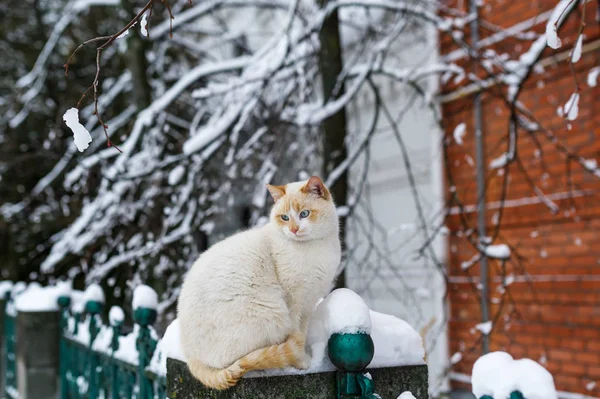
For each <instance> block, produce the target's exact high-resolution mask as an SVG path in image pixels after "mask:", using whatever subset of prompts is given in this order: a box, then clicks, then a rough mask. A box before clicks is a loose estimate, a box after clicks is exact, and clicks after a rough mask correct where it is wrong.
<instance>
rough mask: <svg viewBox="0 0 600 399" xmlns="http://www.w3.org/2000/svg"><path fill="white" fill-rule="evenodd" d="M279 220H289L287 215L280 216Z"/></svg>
mask: <svg viewBox="0 0 600 399" xmlns="http://www.w3.org/2000/svg"><path fill="white" fill-rule="evenodd" d="M281 219H283V220H285V221H286V222H287V221H288V220H290V217H289V216H288V215H281Z"/></svg>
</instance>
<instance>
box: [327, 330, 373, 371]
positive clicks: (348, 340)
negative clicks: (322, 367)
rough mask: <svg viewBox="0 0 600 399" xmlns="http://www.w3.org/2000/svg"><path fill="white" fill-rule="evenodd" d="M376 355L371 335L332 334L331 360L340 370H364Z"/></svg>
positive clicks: (329, 349)
mask: <svg viewBox="0 0 600 399" xmlns="http://www.w3.org/2000/svg"><path fill="white" fill-rule="evenodd" d="M374 354H375V346H374V345H373V339H371V336H370V335H369V334H364V333H356V334H332V335H331V337H329V342H328V355H329V359H330V360H331V363H333V364H334V365H335V366H336V367H337V368H338V369H340V370H343V371H352V372H356V371H361V370H364V369H365V368H366V367H367V366H368V365H369V363H371V360H373V355H374Z"/></svg>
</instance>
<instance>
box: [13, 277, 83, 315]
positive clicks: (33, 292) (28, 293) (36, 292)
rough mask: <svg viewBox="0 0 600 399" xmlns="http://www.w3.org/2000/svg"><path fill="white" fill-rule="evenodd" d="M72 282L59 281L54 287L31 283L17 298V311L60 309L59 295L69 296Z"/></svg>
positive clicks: (50, 310)
mask: <svg viewBox="0 0 600 399" xmlns="http://www.w3.org/2000/svg"><path fill="white" fill-rule="evenodd" d="M71 291H72V288H71V282H59V283H58V284H57V285H55V286H52V287H42V286H40V285H39V284H34V283H31V284H29V286H27V288H26V289H25V290H24V291H22V292H21V293H19V294H18V295H17V296H16V298H15V309H16V310H17V312H23V313H25V312H53V311H57V310H58V308H59V307H58V297H60V296H63V295H64V296H69V295H70V293H71Z"/></svg>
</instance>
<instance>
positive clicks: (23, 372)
mask: <svg viewBox="0 0 600 399" xmlns="http://www.w3.org/2000/svg"><path fill="white" fill-rule="evenodd" d="M59 317H60V316H59V312H58V311H52V312H19V314H18V315H17V329H16V337H17V370H18V383H17V385H18V389H19V397H20V399H56V398H57V397H58V394H59V392H58V386H59V384H58V381H59V368H58V367H59V359H58V355H59V351H58V346H59V337H60V335H59V334H60V326H59Z"/></svg>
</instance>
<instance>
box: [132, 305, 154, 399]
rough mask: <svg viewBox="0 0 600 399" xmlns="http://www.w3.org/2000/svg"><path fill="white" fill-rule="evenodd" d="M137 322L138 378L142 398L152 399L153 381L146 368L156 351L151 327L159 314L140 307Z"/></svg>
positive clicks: (135, 316)
mask: <svg viewBox="0 0 600 399" xmlns="http://www.w3.org/2000/svg"><path fill="white" fill-rule="evenodd" d="M133 316H134V319H135V322H136V323H137V324H138V326H139V331H138V336H137V339H136V342H135V346H136V348H137V350H138V353H139V362H138V378H139V385H140V396H139V397H140V398H141V399H152V398H153V397H154V388H153V386H152V381H150V379H149V378H148V377H146V367H148V365H149V364H150V360H151V359H152V354H153V353H154V350H155V349H156V341H155V340H154V338H152V335H151V334H150V328H149V326H150V325H151V324H152V323H154V322H155V321H156V316H157V312H156V310H155V309H150V308H143V307H139V308H137V309H135V310H134V313H133Z"/></svg>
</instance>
